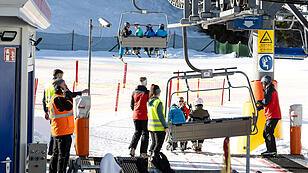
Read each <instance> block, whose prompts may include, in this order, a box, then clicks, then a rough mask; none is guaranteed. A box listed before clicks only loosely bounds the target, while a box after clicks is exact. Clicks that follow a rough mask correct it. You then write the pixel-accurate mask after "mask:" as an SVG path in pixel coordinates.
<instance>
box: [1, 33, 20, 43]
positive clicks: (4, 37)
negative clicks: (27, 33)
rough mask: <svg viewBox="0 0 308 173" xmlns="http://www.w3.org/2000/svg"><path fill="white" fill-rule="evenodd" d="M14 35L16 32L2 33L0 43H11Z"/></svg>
mask: <svg viewBox="0 0 308 173" xmlns="http://www.w3.org/2000/svg"><path fill="white" fill-rule="evenodd" d="M16 35H17V32H16V31H3V33H2V35H1V41H13V40H14V39H15V37H16Z"/></svg>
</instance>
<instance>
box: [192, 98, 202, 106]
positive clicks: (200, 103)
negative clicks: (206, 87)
mask: <svg viewBox="0 0 308 173" xmlns="http://www.w3.org/2000/svg"><path fill="white" fill-rule="evenodd" d="M194 104H195V106H196V105H203V99H202V98H197V99H196V100H195V101H194Z"/></svg>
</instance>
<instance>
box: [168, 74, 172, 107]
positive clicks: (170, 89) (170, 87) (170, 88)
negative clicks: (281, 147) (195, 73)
mask: <svg viewBox="0 0 308 173" xmlns="http://www.w3.org/2000/svg"><path fill="white" fill-rule="evenodd" d="M169 85H170V86H169V101H168V107H170V103H171V100H170V99H171V91H172V80H171V81H170V84H169Z"/></svg>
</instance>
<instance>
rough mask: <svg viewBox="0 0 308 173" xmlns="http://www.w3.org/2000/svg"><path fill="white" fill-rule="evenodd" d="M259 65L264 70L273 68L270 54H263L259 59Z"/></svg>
mask: <svg viewBox="0 0 308 173" xmlns="http://www.w3.org/2000/svg"><path fill="white" fill-rule="evenodd" d="M259 66H260V68H261V69H262V70H264V71H270V70H271V69H272V68H273V58H272V56H270V55H263V56H262V57H261V58H260V60H259Z"/></svg>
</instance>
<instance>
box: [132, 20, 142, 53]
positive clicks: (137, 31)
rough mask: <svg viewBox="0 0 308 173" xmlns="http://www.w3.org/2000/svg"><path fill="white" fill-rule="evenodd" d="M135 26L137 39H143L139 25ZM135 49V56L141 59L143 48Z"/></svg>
mask: <svg viewBox="0 0 308 173" xmlns="http://www.w3.org/2000/svg"><path fill="white" fill-rule="evenodd" d="M134 26H135V29H136V32H135V34H136V36H137V37H143V31H142V29H141V27H140V25H139V24H138V23H135V24H134ZM133 49H134V54H135V55H137V56H138V57H140V55H139V54H140V49H141V48H140V47H135V48H133Z"/></svg>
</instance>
